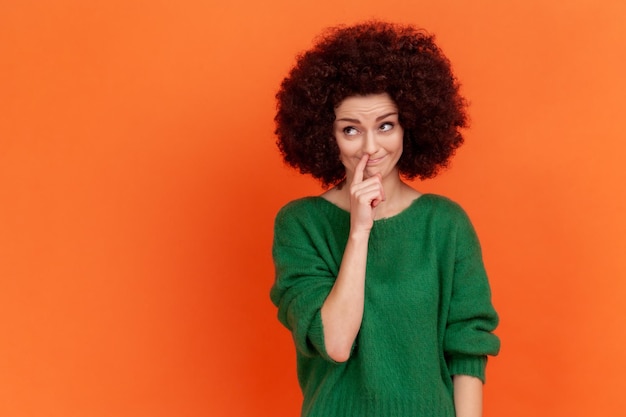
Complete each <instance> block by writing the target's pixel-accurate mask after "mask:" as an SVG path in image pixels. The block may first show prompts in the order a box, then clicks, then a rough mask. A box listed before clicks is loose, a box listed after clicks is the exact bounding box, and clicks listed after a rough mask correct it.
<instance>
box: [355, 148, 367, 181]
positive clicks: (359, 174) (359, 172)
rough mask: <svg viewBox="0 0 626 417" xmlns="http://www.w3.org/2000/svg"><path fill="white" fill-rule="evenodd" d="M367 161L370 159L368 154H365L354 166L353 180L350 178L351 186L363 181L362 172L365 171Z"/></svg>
mask: <svg viewBox="0 0 626 417" xmlns="http://www.w3.org/2000/svg"><path fill="white" fill-rule="evenodd" d="M368 159H370V156H369V155H368V154H365V155H363V156H362V157H361V160H360V161H359V163H358V164H357V165H356V168H355V169H354V178H352V183H353V184H357V183H359V182H361V181H363V172H364V171H365V166H366V165H367V161H368Z"/></svg>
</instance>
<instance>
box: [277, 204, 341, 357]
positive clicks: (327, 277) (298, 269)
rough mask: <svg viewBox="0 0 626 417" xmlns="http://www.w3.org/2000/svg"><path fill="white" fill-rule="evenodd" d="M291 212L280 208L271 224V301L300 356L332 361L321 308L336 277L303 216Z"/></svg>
mask: <svg viewBox="0 0 626 417" xmlns="http://www.w3.org/2000/svg"><path fill="white" fill-rule="evenodd" d="M293 211H294V210H290V209H289V206H288V207H286V208H284V209H282V210H281V211H280V212H279V213H278V215H277V216H276V221H275V223H274V242H273V247H272V255H273V258H274V267H275V272H276V276H275V281H274V285H273V286H272V289H271V291H270V298H271V300H272V302H273V303H274V305H276V306H277V307H278V320H279V321H280V322H281V323H282V324H283V325H284V326H285V327H287V329H289V330H290V331H291V334H292V337H293V339H294V342H295V346H296V349H297V350H298V351H299V352H300V354H302V355H304V356H305V357H315V356H321V357H322V358H324V359H326V360H328V361H330V362H334V361H333V360H332V359H331V358H330V357H329V356H328V353H327V352H326V348H325V342H324V329H323V326H322V318H321V308H322V305H323V303H324V301H325V300H326V297H327V296H328V294H329V293H330V291H331V289H332V286H333V284H334V281H335V276H334V275H333V274H332V272H331V271H330V269H329V266H328V263H327V262H325V261H324V259H323V257H322V256H321V255H320V253H319V250H318V248H316V246H315V244H314V241H315V239H314V238H313V237H312V236H311V231H310V230H307V229H308V227H310V226H307V221H306V220H305V219H303V215H302V213H300V215H297V214H296V215H294V213H293Z"/></svg>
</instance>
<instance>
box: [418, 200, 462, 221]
mask: <svg viewBox="0 0 626 417" xmlns="http://www.w3.org/2000/svg"><path fill="white" fill-rule="evenodd" d="M419 200H422V201H421V206H422V207H425V209H426V210H427V211H429V212H430V213H432V215H433V216H434V217H435V218H437V219H441V220H445V219H448V220H450V221H459V220H464V219H468V216H467V213H466V212H465V210H464V209H463V207H461V205H460V204H459V203H457V202H456V201H454V200H452V199H450V198H448V197H445V196H442V195H438V194H423V195H422V196H421V197H420V198H419Z"/></svg>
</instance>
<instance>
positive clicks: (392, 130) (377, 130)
mask: <svg viewBox="0 0 626 417" xmlns="http://www.w3.org/2000/svg"><path fill="white" fill-rule="evenodd" d="M333 132H334V134H335V139H336V140H337V145H338V146H339V156H340V159H341V163H342V164H343V166H344V167H345V168H346V179H347V180H348V182H351V180H352V177H353V176H354V169H355V168H356V166H357V164H358V163H359V161H360V160H361V158H362V157H363V155H364V154H367V155H369V160H368V161H367V166H366V167H365V172H364V178H368V177H371V176H373V175H376V174H378V173H380V174H381V176H382V177H383V179H385V178H387V177H389V176H390V175H393V176H395V177H397V176H398V168H397V163H398V160H399V159H400V156H401V155H402V138H403V135H404V130H403V129H402V126H400V123H398V107H397V106H396V104H395V103H394V102H393V100H392V99H391V97H389V95H388V94H387V93H382V94H371V95H367V96H351V97H348V98H346V99H345V100H343V101H342V102H341V103H340V104H339V106H337V108H335V122H334V124H333Z"/></svg>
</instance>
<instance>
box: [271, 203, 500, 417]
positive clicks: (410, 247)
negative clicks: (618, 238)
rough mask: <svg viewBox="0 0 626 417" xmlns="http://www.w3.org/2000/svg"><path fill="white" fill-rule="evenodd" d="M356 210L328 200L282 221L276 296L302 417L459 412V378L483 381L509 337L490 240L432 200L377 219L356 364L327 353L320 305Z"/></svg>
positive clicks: (458, 211) (286, 213) (290, 208)
mask: <svg viewBox="0 0 626 417" xmlns="http://www.w3.org/2000/svg"><path fill="white" fill-rule="evenodd" d="M349 230H350V213H349V212H347V211H345V210H343V209H341V208H339V207H338V206H336V205H334V204H332V203H330V202H329V201H327V200H325V199H324V198H322V197H307V198H303V199H300V200H296V201H293V202H291V203H289V204H287V205H286V206H285V207H283V208H282V209H281V210H280V212H279V213H278V215H277V217H276V222H275V229H274V245H273V256H274V264H275V268H276V280H275V283H274V285H273V287H272V289H271V293H270V296H271V299H272V302H273V303H274V304H275V305H276V306H277V307H278V318H279V320H280V322H281V323H283V324H284V325H285V326H286V327H287V328H288V329H289V330H290V331H291V333H292V335H293V339H294V342H295V346H296V353H297V367H298V381H299V383H300V387H301V389H302V392H303V395H304V402H303V405H302V416H303V417H409V416H410V417H417V416H424V417H435V416H436V417H446V416H454V415H455V412H454V403H453V392H452V390H453V387H452V379H451V376H452V375H455V374H464V375H472V376H476V377H478V378H480V379H482V380H483V381H484V378H485V365H486V361H487V359H486V355H496V354H497V353H498V350H499V347H500V342H499V339H498V338H497V337H496V336H495V335H494V334H493V333H492V331H493V330H494V329H495V327H496V325H497V323H498V316H497V314H496V312H495V310H494V308H493V306H492V304H491V293H490V289H489V283H488V281H487V276H486V274H485V269H484V266H483V261H482V256H481V250H480V245H479V242H478V239H477V237H476V234H475V232H474V229H473V227H472V225H471V223H470V221H469V219H468V217H467V215H466V214H465V212H464V211H463V209H462V208H461V207H459V206H458V205H457V204H456V203H454V202H452V201H450V200H448V199H447V198H444V197H441V196H437V195H433V194H425V195H423V196H421V197H420V198H418V199H416V200H415V201H414V202H413V203H412V204H411V205H410V206H409V207H408V208H406V209H405V210H404V211H402V212H401V213H399V214H397V215H395V216H393V217H390V218H386V219H381V220H377V221H375V222H374V227H373V228H372V231H371V233H370V238H369V247H368V257H367V268H366V278H365V307H364V312H363V321H362V324H361V328H360V330H359V334H358V336H357V338H356V340H355V343H354V346H353V349H352V353H351V356H350V359H348V360H347V361H346V362H344V363H337V362H335V361H333V360H332V359H331V358H330V357H329V356H328V354H327V352H326V350H325V347H324V333H323V327H322V320H321V314H320V309H321V307H322V304H323V303H324V300H325V299H326V296H327V295H328V293H329V292H330V290H331V288H332V286H333V283H334V281H335V277H336V276H337V274H338V272H339V266H340V264H341V258H342V256H343V251H344V248H345V246H346V242H347V239H348V233H349Z"/></svg>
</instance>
